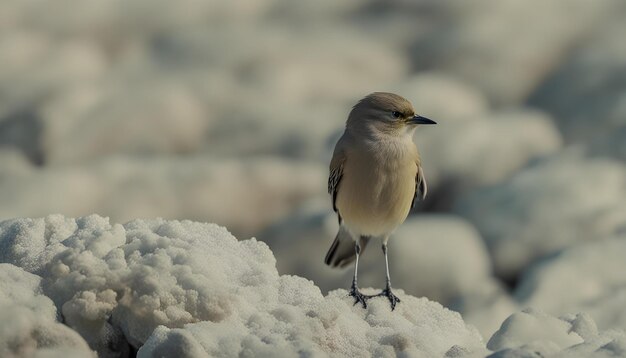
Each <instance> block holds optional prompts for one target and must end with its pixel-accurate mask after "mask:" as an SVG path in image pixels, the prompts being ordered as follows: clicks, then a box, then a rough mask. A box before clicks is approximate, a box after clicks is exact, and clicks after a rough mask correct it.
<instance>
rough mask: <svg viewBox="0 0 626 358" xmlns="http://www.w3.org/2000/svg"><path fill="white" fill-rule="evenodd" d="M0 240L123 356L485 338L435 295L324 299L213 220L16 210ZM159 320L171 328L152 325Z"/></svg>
mask: <svg viewBox="0 0 626 358" xmlns="http://www.w3.org/2000/svg"><path fill="white" fill-rule="evenodd" d="M0 247H2V249H3V250H2V253H3V255H2V256H1V257H0V258H1V261H2V262H6V263H10V264H13V265H19V266H23V267H24V268H25V269H26V270H28V271H31V272H36V273H37V274H38V275H40V276H41V277H42V287H43V293H45V294H46V295H47V296H49V297H50V298H51V299H52V300H53V301H54V303H55V304H56V307H57V308H58V309H59V311H60V314H61V316H62V317H63V318H64V320H65V323H66V324H67V325H68V326H70V327H71V328H73V329H75V330H76V331H77V332H78V333H80V334H81V335H82V336H83V337H84V338H85V339H86V340H87V342H89V344H90V346H91V347H92V349H95V350H97V351H98V353H99V354H101V355H107V354H108V353H110V351H107V350H106V348H107V347H117V348H119V349H120V350H118V351H116V352H117V353H118V355H123V352H121V349H122V347H126V348H128V345H127V344H126V342H128V343H130V345H132V346H134V347H135V348H139V347H141V346H142V345H143V344H144V343H145V342H146V341H147V340H148V342H149V344H148V345H147V346H146V348H145V349H143V350H142V351H145V352H154V350H155V349H157V353H156V354H160V353H158V352H161V349H163V352H170V353H172V352H174V353H176V354H184V352H192V353H190V355H192V356H193V355H194V354H195V353H193V352H200V351H199V349H200V347H202V348H201V349H202V350H204V351H206V352H207V353H208V354H215V352H217V351H223V352H226V353H227V354H230V353H233V352H237V354H239V353H242V354H247V353H254V354H260V355H262V354H263V352H268V350H270V352H271V351H272V350H273V351H274V352H275V350H276V349H293V350H294V352H298V351H300V350H302V351H307V352H312V353H314V352H322V353H324V352H325V353H327V354H333V353H335V352H336V353H337V354H343V355H353V354H356V353H365V352H368V351H371V352H374V353H376V352H379V354H384V355H389V354H393V353H394V352H407V353H408V354H420V355H425V356H432V355H442V354H443V353H445V351H447V350H448V349H450V348H451V347H452V346H454V345H457V346H461V347H467V349H470V348H471V349H480V348H481V347H484V344H483V343H482V338H481V336H480V334H479V333H478V332H477V331H476V329H475V328H473V327H471V326H467V325H466V324H465V323H464V322H463V320H462V318H461V316H460V315H459V314H458V313H455V312H453V311H449V310H447V309H445V308H443V307H442V306H441V305H440V304H438V303H435V302H431V301H428V300H427V299H425V298H422V299H417V298H414V297H411V296H409V295H406V294H403V292H402V291H398V293H399V295H400V297H401V298H402V300H403V302H402V304H401V306H399V307H398V308H397V309H396V311H395V312H393V313H392V312H391V311H390V307H389V303H388V302H387V301H386V299H384V298H382V297H381V298H376V299H373V300H372V301H371V304H370V305H369V307H368V310H363V309H362V308H360V307H355V306H353V304H352V303H353V302H352V299H351V298H350V297H348V295H347V292H346V291H343V290H340V291H335V292H333V293H331V294H330V295H328V296H326V297H324V296H323V295H322V293H321V292H320V290H319V288H317V287H316V286H315V285H314V284H313V283H312V282H311V281H308V280H306V279H303V278H300V277H295V276H280V275H279V274H278V272H277V270H276V261H275V259H274V256H273V254H272V252H271V251H270V250H269V248H268V247H267V245H266V244H264V243H262V242H258V241H256V240H254V239H250V240H243V241H238V240H237V239H235V237H233V236H232V235H231V234H230V233H228V232H227V231H226V230H225V229H224V228H222V227H219V226H217V225H214V224H202V223H194V222H190V221H182V222H179V221H166V220H162V219H156V220H135V221H132V222H129V223H127V224H125V225H119V224H111V223H110V222H109V220H108V219H107V218H102V217H100V216H97V215H92V216H88V217H82V218H78V219H72V218H65V217H63V216H60V215H53V216H48V217H46V218H42V219H13V220H7V221H4V222H2V223H0ZM320 265H321V263H320ZM14 281H15V280H14ZM159 326H162V327H167V328H159V329H157V331H156V332H154V334H153V331H154V330H155V328H157V327H159ZM183 327H186V328H184V330H189V332H187V333H185V332H186V331H185V332H183V331H181V330H180V329H181V328H183ZM194 327H195V328H194ZM169 329H171V330H172V332H173V333H172V334H166V333H167V332H168V330H169ZM149 337H152V338H149ZM193 341H199V342H200V345H199V346H198V345H194V344H191V343H189V344H191V346H189V344H188V342H193ZM125 344H126V345H125ZM174 353H172V354H174ZM142 354H147V353H142Z"/></svg>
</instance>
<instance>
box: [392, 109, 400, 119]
mask: <svg viewBox="0 0 626 358" xmlns="http://www.w3.org/2000/svg"><path fill="white" fill-rule="evenodd" d="M391 115H392V116H393V118H400V117H401V116H402V113H400V112H398V111H393V112H391Z"/></svg>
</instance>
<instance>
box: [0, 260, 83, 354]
mask: <svg viewBox="0 0 626 358" xmlns="http://www.w3.org/2000/svg"><path fill="white" fill-rule="evenodd" d="M0 322H2V324H0V356H2V357H31V356H32V357H59V358H61V357H92V356H93V357H95V353H94V352H92V351H91V349H89V346H88V345H87V343H86V342H85V340H84V339H82V338H81V337H80V335H79V334H78V333H76V332H75V331H73V330H71V329H70V328H68V327H67V326H64V325H62V324H61V323H59V322H57V311H56V308H55V306H54V304H53V303H52V300H50V299H49V298H48V297H46V296H45V295H44V294H43V290H42V287H41V278H40V277H39V276H36V275H33V274H31V273H28V272H26V271H24V270H23V269H21V268H19V267H17V266H14V265H11V264H7V263H2V264H0Z"/></svg>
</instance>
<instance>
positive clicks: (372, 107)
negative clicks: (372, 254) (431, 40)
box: [324, 92, 437, 311]
mask: <svg viewBox="0 0 626 358" xmlns="http://www.w3.org/2000/svg"><path fill="white" fill-rule="evenodd" d="M429 124H437V123H436V122H435V121H433V120H431V119H428V118H426V117H423V116H420V115H418V114H416V113H415V109H414V108H413V105H412V104H411V102H409V101H408V100H407V99H405V98H404V97H402V96H399V95H397V94H394V93H389V92H374V93H371V94H369V95H367V96H365V97H364V98H363V99H361V100H360V101H358V102H357V104H356V105H354V107H352V110H351V111H350V114H349V115H348V119H347V121H346V126H345V130H344V133H343V135H342V136H341V137H340V138H339V140H338V141H337V144H336V145H335V149H334V151H333V157H332V159H331V161H330V168H329V169H330V170H329V176H328V193H329V194H330V195H331V198H332V207H333V210H334V211H335V213H336V214H337V219H338V221H339V231H338V233H337V235H336V237H335V240H334V241H333V243H332V245H331V246H330V248H329V250H328V253H327V254H326V257H325V260H324V262H325V263H326V264H327V265H329V266H331V267H340V268H343V267H346V266H347V265H349V264H350V263H352V262H353V261H354V262H355V264H354V276H353V278H352V285H351V287H350V291H349V296H351V297H353V298H354V305H356V304H357V303H360V304H361V305H362V306H363V308H367V301H368V300H369V299H371V298H373V297H378V296H385V297H387V299H388V300H389V302H390V305H391V310H392V311H393V310H394V309H395V308H396V305H397V303H398V302H400V299H399V298H398V297H397V296H396V295H395V294H394V293H393V292H392V289H391V278H390V276H389V260H388V257H387V244H388V240H389V238H390V236H391V234H392V233H393V231H394V230H395V229H396V228H397V227H398V226H399V225H400V224H402V223H403V222H404V220H405V219H406V218H407V216H408V214H409V212H410V210H411V208H413V207H414V206H415V202H416V200H417V199H418V198H419V199H421V200H423V199H424V198H425V197H426V194H427V191H428V187H427V184H426V178H425V177H424V171H423V169H422V163H421V159H420V155H419V152H418V150H417V147H416V146H415V143H414V142H413V133H414V132H415V129H416V128H417V127H418V126H419V125H429ZM372 240H374V241H375V242H378V243H380V244H381V246H382V251H383V254H384V256H385V273H386V276H385V277H386V284H385V289H384V290H383V291H382V292H380V293H379V294H377V295H364V294H363V293H361V292H360V291H359V287H358V284H357V275H358V269H359V256H360V255H362V254H363V250H365V247H366V245H367V244H368V242H369V241H372Z"/></svg>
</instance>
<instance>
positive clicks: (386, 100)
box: [346, 92, 436, 135]
mask: <svg viewBox="0 0 626 358" xmlns="http://www.w3.org/2000/svg"><path fill="white" fill-rule="evenodd" d="M420 124H436V122H435V121H433V120H431V119H428V118H426V117H422V116H420V115H417V114H416V113H415V109H414V108H413V105H412V104H411V102H409V101H408V100H406V99H405V98H404V97H401V96H398V95H397V94H393V93H388V92H374V93H372V94H369V95H367V96H366V97H365V98H363V99H362V100H360V101H359V102H358V103H357V104H356V105H355V106H354V107H353V108H352V111H351V112H350V115H349V116H348V121H347V123H346V126H347V128H348V129H349V130H352V131H354V132H372V131H373V132H375V133H384V134H389V135H406V134H412V133H413V130H414V129H415V128H416V127H417V126H418V125H420Z"/></svg>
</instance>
